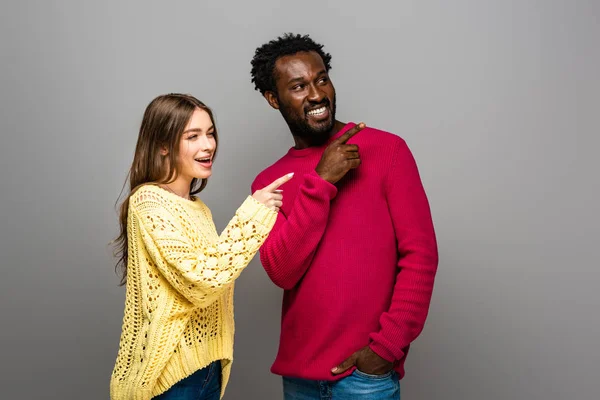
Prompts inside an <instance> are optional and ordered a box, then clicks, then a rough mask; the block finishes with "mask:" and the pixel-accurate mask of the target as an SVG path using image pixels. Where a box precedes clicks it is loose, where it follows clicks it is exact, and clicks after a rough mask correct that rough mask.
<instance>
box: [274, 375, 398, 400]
mask: <svg viewBox="0 0 600 400" xmlns="http://www.w3.org/2000/svg"><path fill="white" fill-rule="evenodd" d="M283 398H284V399H285V400H400V381H399V379H398V374H397V373H396V371H390V372H388V373H387V374H384V375H369V374H365V373H364V372H361V371H358V370H355V371H354V372H353V373H352V375H349V376H347V377H345V378H342V379H340V380H339V381H332V382H329V381H311V380H307V379H298V378H288V377H284V378H283Z"/></svg>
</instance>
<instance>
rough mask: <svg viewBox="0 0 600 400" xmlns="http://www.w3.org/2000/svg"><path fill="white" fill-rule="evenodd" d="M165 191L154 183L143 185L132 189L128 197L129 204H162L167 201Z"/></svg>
mask: <svg viewBox="0 0 600 400" xmlns="http://www.w3.org/2000/svg"><path fill="white" fill-rule="evenodd" d="M168 194H169V192H167V191H166V190H165V189H163V188H161V187H160V186H158V185H157V184H154V183H145V184H143V185H140V186H138V187H137V188H134V189H133V191H132V192H131V196H130V197H129V203H130V204H140V203H145V202H158V203H164V202H166V201H168V200H169V198H168V196H167V195H168Z"/></svg>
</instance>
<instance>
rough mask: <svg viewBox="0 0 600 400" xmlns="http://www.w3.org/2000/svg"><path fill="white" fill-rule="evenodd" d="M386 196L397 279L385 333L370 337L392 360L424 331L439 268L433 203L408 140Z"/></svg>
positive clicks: (383, 323) (384, 316) (373, 346)
mask: <svg viewBox="0 0 600 400" xmlns="http://www.w3.org/2000/svg"><path fill="white" fill-rule="evenodd" d="M387 196H388V198H387V200H388V205H389V208H390V214H391V218H392V224H393V226H394V231H395V234H396V240H397V242H398V253H399V260H398V275H397V277H396V284H395V286H394V293H393V295H392V301H391V305H390V308H389V310H388V311H387V312H385V313H383V314H382V315H381V318H380V320H379V322H380V326H381V329H380V330H379V331H378V332H374V333H372V334H371V335H370V339H371V343H370V345H369V347H370V348H371V349H372V350H373V351H374V352H375V353H377V354H378V355H379V356H381V357H382V358H384V359H386V360H388V361H392V362H393V361H396V360H399V359H401V358H402V356H403V355H404V353H403V349H405V348H406V347H408V345H409V344H410V343H411V342H412V341H413V340H415V339H416V338H417V336H418V335H419V334H420V333H421V331H422V329H423V326H424V324H425V319H426V318H427V313H428V311H429V304H430V301H431V294H432V291H433V283H434V279H435V274H436V271H437V265H438V252H437V244H436V238H435V232H434V228H433V222H432V219H431V212H430V209H429V202H428V200H427V196H426V195H425V190H424V189H423V185H422V183H421V178H420V176H419V172H418V169H417V165H416V163H415V160H414V158H413V156H412V154H411V152H410V150H409V148H408V146H407V145H406V143H405V142H404V141H403V140H400V141H398V144H397V146H396V151H395V160H394V163H393V165H392V166H391V168H390V170H389V175H388V181H387Z"/></svg>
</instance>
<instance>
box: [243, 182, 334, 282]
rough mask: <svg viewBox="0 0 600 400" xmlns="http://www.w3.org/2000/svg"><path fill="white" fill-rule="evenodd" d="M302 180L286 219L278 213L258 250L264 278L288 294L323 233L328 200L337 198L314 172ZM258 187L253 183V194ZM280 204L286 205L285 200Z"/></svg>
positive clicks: (329, 184) (301, 274)
mask: <svg viewBox="0 0 600 400" xmlns="http://www.w3.org/2000/svg"><path fill="white" fill-rule="evenodd" d="M298 178H299V177H297V178H295V179H298ZM302 179H303V181H302V183H301V184H300V186H299V187H298V191H297V193H296V197H295V199H294V205H293V208H292V210H291V211H290V212H289V215H288V216H286V215H284V213H283V212H280V213H279V215H278V216H277V221H276V222H275V226H274V227H273V230H272V231H271V233H270V234H269V237H268V238H267V240H266V241H265V243H264V245H263V246H262V247H261V248H260V260H261V262H262V265H263V267H264V268H265V271H266V272H267V275H269V278H271V280H272V281H273V283H275V284H276V285H277V286H279V287H281V288H282V289H287V290H289V289H292V288H293V287H294V286H296V284H297V283H298V282H299V281H300V279H301V278H302V276H304V273H305V272H306V270H307V269H308V266H309V265H310V262H311V260H312V258H313V256H314V254H315V251H316V248H317V245H318V244H319V242H320V241H321V238H322V237H323V233H324V232H325V228H326V226H327V219H328V217H329V210H330V208H331V200H333V198H334V197H335V196H336V194H337V188H336V187H335V185H332V184H331V183H329V182H327V181H325V180H323V179H322V178H321V177H320V176H319V175H318V174H317V173H316V172H314V171H312V172H310V173H307V174H305V175H304V176H303V177H302ZM261 185H262V182H261V183H259V182H257V181H255V182H254V183H253V184H252V192H253V193H254V192H255V191H256V190H258V189H261V188H262V186H261ZM263 186H266V184H265V185H263ZM283 201H284V203H285V201H286V200H285V197H284V198H283Z"/></svg>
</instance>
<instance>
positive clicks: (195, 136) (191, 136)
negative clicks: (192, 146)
mask: <svg viewBox="0 0 600 400" xmlns="http://www.w3.org/2000/svg"><path fill="white" fill-rule="evenodd" d="M197 137H198V135H197V134H193V135H190V136H188V140H194V139H196V138H197Z"/></svg>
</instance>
